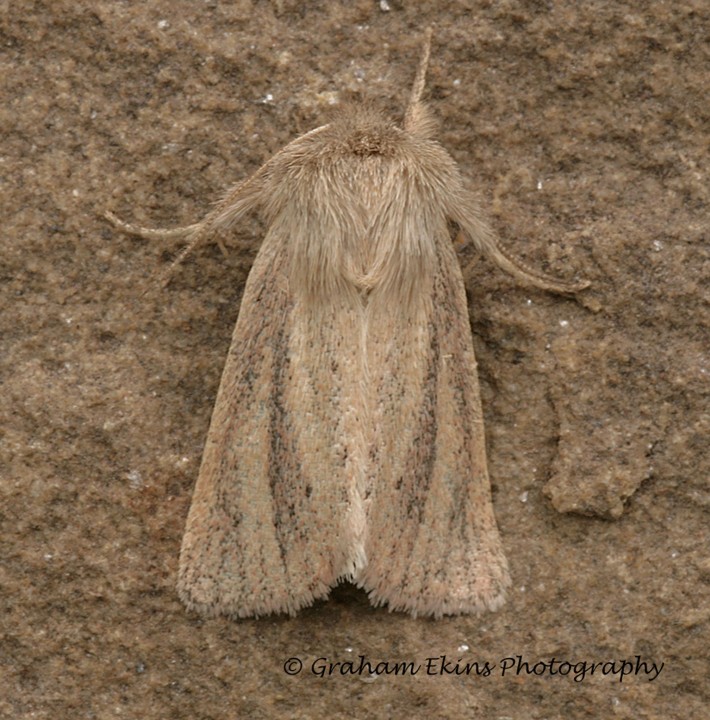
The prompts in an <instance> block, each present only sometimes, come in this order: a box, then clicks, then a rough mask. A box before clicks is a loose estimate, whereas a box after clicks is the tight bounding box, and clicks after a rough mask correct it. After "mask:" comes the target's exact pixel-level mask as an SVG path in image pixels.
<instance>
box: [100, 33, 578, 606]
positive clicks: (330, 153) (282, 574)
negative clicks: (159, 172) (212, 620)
mask: <svg viewBox="0 0 710 720" xmlns="http://www.w3.org/2000/svg"><path fill="white" fill-rule="evenodd" d="M430 38H431V33H430V32H429V33H427V37H426V42H425V45H424V51H423V54H422V59H421V63H420V66H419V70H418V73H417V77H416V79H415V82H414V87H413V90H412V94H411V99H410V102H409V106H408V108H407V110H406V113H405V116H404V122H403V123H402V126H401V127H400V126H399V125H397V124H395V123H393V122H391V121H390V120H389V119H387V118H386V117H383V116H382V115H381V114H379V113H378V112H376V111H375V110H372V109H371V108H369V107H356V108H350V109H349V110H348V112H347V113H343V114H342V115H341V116H340V117H339V118H338V119H336V120H334V121H333V122H331V123H329V124H327V125H323V126H321V127H319V128H316V129H315V130H312V131H311V132H309V133H306V134H305V135H303V136H301V137H299V138H297V139H296V140H294V141H293V142H291V143H290V144H289V145H287V146H286V147H285V148H284V149H283V150H281V151H280V152H279V153H277V154H276V155H275V156H274V157H273V158H272V159H271V160H269V161H268V162H267V163H266V164H265V165H263V166H262V167H261V168H260V169H259V170H257V172H256V173H255V174H254V175H252V176H251V177H250V178H249V179H248V180H246V181H245V182H243V183H241V184H240V185H237V186H236V187H235V188H233V189H232V190H230V191H229V192H228V193H227V194H226V196H225V197H224V199H223V200H222V201H221V202H220V203H219V204H218V205H217V206H216V207H215V208H214V209H213V210H212V212H210V213H209V214H208V215H207V216H206V217H205V218H204V219H203V220H202V221H201V222H199V223H197V224H195V225H190V226H188V227H184V228H177V229H175V230H151V229H147V228H139V227H135V226H132V225H128V224H125V223H122V222H121V221H120V220H118V219H117V218H115V216H113V215H110V214H109V215H108V217H109V218H110V219H111V220H112V222H114V224H115V225H116V226H117V227H118V228H120V229H121V230H123V231H125V232H129V233H134V234H138V235H141V236H143V237H166V236H172V237H186V238H188V240H189V242H188V246H187V250H186V251H185V252H187V251H189V250H190V249H191V248H193V247H194V246H195V245H196V244H197V243H198V242H200V241H202V239H204V238H205V237H207V236H209V235H211V234H213V233H215V232H217V231H223V230H225V229H227V228H230V227H231V226H232V225H233V224H234V223H236V222H237V220H239V219H240V218H241V217H242V216H243V215H244V214H245V213H247V212H248V211H252V210H255V209H257V208H259V209H260V210H261V211H262V213H263V215H264V217H265V219H266V221H267V223H268V228H269V229H268V232H267V234H266V237H265V239H264V241H263V244H262V246H261V249H260V250H259V252H258V254H257V256H256V259H255V261H254V264H253V267H252V269H251V272H250V274H249V278H248V280H247V283H246V288H245V290H244V297H243V299H242V304H241V308H240V311H239V318H238V320H237V325H236V328H235V330H234V336H233V339H232V344H231V347H230V350H229V356H228V358H227V362H226V365H225V368H224V374H223V375H222V382H221V385H220V388H219V393H218V395H217V402H216V405H215V407H214V413H213V415H212V422H211V425H210V429H209V434H208V436H207V442H206V447H205V451H204V456H203V459H202V466H201V468H200V473H199V478H198V480H197V485H196V487H195V492H194V496H193V500H192V506H191V508H190V512H189V516H188V519H187V528H186V531H185V536H184V539H183V542H182V550H181V553H180V570H179V580H178V592H179V595H180V597H181V598H182V600H183V601H184V602H185V604H186V605H187V606H188V608H190V609H192V610H196V611H198V612H200V613H202V614H205V615H217V614H224V615H228V616H233V617H249V616H259V615H264V614H268V613H289V614H294V613H295V612H296V611H297V610H299V609H301V608H303V607H306V606H309V605H311V604H312V603H313V601H314V600H316V599H318V598H325V597H326V596H327V595H328V593H329V591H330V589H331V588H332V587H333V586H334V585H336V584H337V583H338V582H339V581H340V580H350V581H352V582H354V583H356V584H357V585H358V586H360V587H362V588H364V589H365V590H366V591H367V592H368V593H369V596H370V599H371V600H372V602H373V603H374V604H376V605H380V604H385V603H386V604H387V605H389V607H390V609H392V610H405V611H407V612H409V613H411V614H412V615H413V616H417V615H433V616H434V617H440V616H442V615H448V614H457V613H469V612H475V611H479V610H482V609H484V608H489V609H495V608H497V607H499V606H500V605H501V604H502V602H503V600H504V594H505V588H506V586H507V585H508V584H509V582H510V580H509V575H508V565H507V562H506V558H505V555H504V553H503V548H502V546H501V541H500V538H499V535H498V529H497V527H496V522H495V518H494V515H493V508H492V505H491V493H490V483H489V479H488V472H487V468H486V452H485V444H484V431H483V420H482V413H481V402H480V398H479V388H478V379H477V375H476V361H475V358H474V354H473V344H472V338H471V329H470V324H469V317H468V310H467V304H466V296H465V291H464V284H463V279H462V275H461V269H460V267H459V264H458V261H457V257H456V252H455V249H454V245H453V243H452V235H451V228H452V227H455V228H457V229H458V231H459V232H460V233H462V234H463V236H464V237H465V238H468V239H469V240H470V241H472V242H473V243H474V244H475V246H476V247H477V248H478V249H479V250H480V251H481V252H482V253H483V254H485V255H486V256H488V257H489V258H490V259H491V260H493V262H495V263H496V264H497V265H498V266H499V267H501V268H502V269H503V270H506V271H508V272H509V273H511V274H513V275H514V276H516V277H518V278H521V279H523V280H526V281H529V282H531V283H533V284H535V285H537V286H538V287H542V288H547V289H551V290H557V291H561V292H572V291H575V290H578V289H580V288H581V287H583V286H584V285H585V284H584V283H577V284H575V283H563V282H557V281H555V280H553V279H551V278H549V277H547V276H545V275H542V274H539V273H535V272H534V271H532V270H530V269H529V268H527V267H525V266H523V265H521V264H520V263H519V262H516V261H515V260H513V259H512V258H511V257H510V256H509V255H508V254H507V253H506V252H505V251H504V250H503V249H502V248H500V247H499V246H498V244H497V242H496V239H495V236H494V235H493V233H492V232H491V230H490V229H489V228H488V227H487V225H486V224H485V223H484V222H483V221H482V220H481V219H480V217H479V212H478V210H477V206H476V203H475V201H474V199H473V198H472V196H471V195H470V194H469V193H468V192H467V191H466V190H465V189H464V185H463V183H462V179H461V176H460V174H459V170H458V168H457V166H456V165H455V163H454V161H453V160H452V158H451V157H450V156H449V155H448V153H447V152H446V151H445V150H444V149H443V148H442V147H441V145H440V144H439V143H438V142H437V141H436V140H435V139H433V137H432V133H433V127H434V124H433V122H432V121H431V119H430V116H429V114H428V112H427V110H426V108H425V107H424V105H423V104H422V102H421V95H422V91H423V89H424V78H425V73H426V68H427V64H428V59H429V48H430ZM184 254H185V253H183V255H181V256H180V258H179V259H181V258H182V257H183V256H184Z"/></svg>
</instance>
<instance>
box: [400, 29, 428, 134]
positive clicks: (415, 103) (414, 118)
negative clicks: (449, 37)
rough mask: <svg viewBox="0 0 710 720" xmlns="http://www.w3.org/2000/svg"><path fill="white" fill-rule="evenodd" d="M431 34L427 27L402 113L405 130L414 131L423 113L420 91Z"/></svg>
mask: <svg viewBox="0 0 710 720" xmlns="http://www.w3.org/2000/svg"><path fill="white" fill-rule="evenodd" d="M431 36H432V29H431V28H430V27H428V28H427V29H426V32H425V33H424V45H423V46H422V55H421V58H420V59H419V67H418V68H417V75H416V77H415V78H414V84H413V85H412V93H411V95H410V96H409V105H407V111H406V113H405V114H404V129H405V130H406V131H407V132H416V131H417V130H418V128H419V125H420V124H421V120H422V115H423V114H424V113H425V110H424V107H423V105H422V93H423V92H424V85H425V84H426V71H427V67H428V66H429V56H430V54H431Z"/></svg>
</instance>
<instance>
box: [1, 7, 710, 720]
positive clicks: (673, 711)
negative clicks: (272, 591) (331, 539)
mask: <svg viewBox="0 0 710 720" xmlns="http://www.w3.org/2000/svg"><path fill="white" fill-rule="evenodd" d="M430 23H433V24H434V25H435V34H434V43H433V53H432V62H431V67H430V72H429V81H428V98H429V100H430V104H431V106H432V108H433V110H434V113H435V114H436V115H437V117H438V118H439V119H440V121H441V130H440V133H439V137H440V139H441V142H442V143H443V145H444V146H445V147H446V148H447V150H448V151H449V152H450V153H451V154H452V155H453V156H454V158H455V159H456V161H457V162H458V163H459V164H460V166H461V168H462V170H463V171H464V172H465V173H467V174H468V176H469V177H470V179H471V184H472V186H473V187H474V188H475V189H476V190H477V191H478V192H479V193H480V195H481V197H482V198H483V199H484V205H485V206H487V207H488V208H489V211H490V216H491V219H492V223H493V225H494V226H495V227H496V229H497V231H498V232H499V233H500V235H501V238H502V242H503V243H504V244H505V246H506V247H507V248H508V249H509V250H510V251H511V252H514V253H516V254H517V255H518V256H519V257H521V258H522V259H523V260H524V261H525V262H527V263H529V264H531V265H532V266H534V267H537V268H539V269H541V270H545V271H546V272H548V273H551V274H555V275H558V276H560V277H567V278H571V277H573V276H575V275H576V276H578V277H586V278H588V279H589V280H591V281H592V283H593V284H592V286H591V288H589V289H588V290H585V291H584V292H583V293H581V294H580V295H579V296H577V297H565V296H560V295H554V294H551V293H546V292H543V291H541V290H536V289H534V288H530V287H523V286H520V285H517V284H516V283H515V282H514V281H513V280H511V279H510V278H508V277H507V276H505V275H503V274H502V273H500V272H499V271H497V270H496V269H495V268H493V267H492V266H491V265H490V264H489V263H487V262H485V261H482V260H477V259H476V258H475V257H473V256H471V255H470V254H466V253H464V258H463V259H464V261H465V275H466V277H467V286H468V292H469V301H470V312H471V321H472V326H473V331H474V345H475V351H476V355H477V359H478V373H479V378H480V381H481V385H482V402H483V410H484V416H485V417H484V419H485V423H486V435H487V447H488V453H489V469H490V475H491V478H492V483H493V491H494V493H493V502H494V507H495V513H496V517H497V520H498V524H499V526H500V530H501V535H502V538H503V543H504V546H505V550H506V554H507V556H508V559H509V561H510V565H511V575H512V578H513V587H512V588H511V592H510V597H509V600H508V602H507V604H506V605H505V606H504V607H503V608H502V609H501V610H500V611H498V612H497V613H488V614H484V615H482V616H480V617H463V618H461V617H458V618H453V619H445V620H440V621H429V620H421V619H417V620H412V619H411V618H410V617H408V616H406V615H403V614H399V613H388V612H387V610H383V609H379V610H378V609H373V608H372V607H371V606H370V604H369V602H368V601H367V598H366V596H365V595H364V594H363V593H361V592H360V591H358V590H356V589H354V588H352V587H350V586H343V587H341V588H339V589H337V590H336V591H334V593H333V594H332V596H331V598H330V600H328V601H326V602H320V603H318V604H317V605H316V606H314V607H313V608H311V609H308V610H306V611H303V612H301V613H300V614H299V615H298V616H297V617H296V618H295V619H282V618H266V619H261V620H256V621H240V622H230V621H229V620H226V619H214V620H209V621H204V620H201V619H200V618H199V617H197V616H196V615H194V614H191V613H189V612H187V611H186V610H185V608H184V607H183V606H182V604H181V603H180V602H179V600H178V598H177V594H176V591H175V581H176V569H177V558H178V551H179V547H180V540H181V536H182V532H183V527H184V522H185V517H186V514H187V509H188V505H189V501H190V496H191V492H192V489H193V485H194V481H195V478H196V475H197V470H198V466H199V461H200V457H201V453H202V446H203V443H204V439H205V435H206V431H207V426H208V422H209V418H210V413H211V411H212V406H213V403H214V399H215V394H216V390H217V385H218V382H219V377H220V373H221V371H222V367H223V363H224V359H225V356H226V353H227V349H228V346H229V339H230V336H231V333H232V329H233V326H234V322H235V320H236V316H237V312H238V308H239V300H240V297H241V293H242V290H243V286H244V279H245V277H246V273H247V272H248V268H249V264H250V262H251V259H252V258H253V251H254V249H255V247H256V246H257V243H258V241H259V238H260V236H261V234H262V233H263V226H262V225H261V224H260V222H259V221H258V219H256V218H255V219H253V220H251V221H249V222H247V223H246V224H245V225H243V226H242V227H241V228H240V230H239V232H238V233H237V234H235V235H232V236H229V237H226V238H224V240H225V243H226V244H227V246H228V247H229V248H230V252H229V256H228V258H227V259H224V258H223V256H222V254H221V253H220V251H219V249H218V248H217V246H216V245H209V246H205V247H204V248H201V249H200V250H198V251H197V252H196V253H195V254H194V255H193V256H192V257H191V258H190V259H189V260H188V262H187V263H186V264H185V265H184V267H182V268H181V269H180V270H179V272H178V273H177V274H176V275H175V277H174V278H173V280H172V282H171V284H170V285H169V286H168V287H167V288H166V289H165V290H163V289H161V288H160V287H158V286H157V284H156V282H155V280H154V279H153V277H154V273H156V272H159V271H160V270H161V269H163V268H164V267H165V263H166V262H167V261H168V260H169V258H170V257H173V256H174V254H175V252H176V251H177V250H178V249H179V246H176V245H161V244H160V243H149V242H147V241H144V240H137V239H132V238H128V237H124V236H122V235H120V234H118V233H116V232H114V231H113V229H112V228H111V227H110V226H109V225H108V223H106V222H105V221H104V220H103V219H102V218H101V217H100V215H101V213H102V212H103V211H104V210H105V209H112V210H114V211H115V212H116V213H117V214H118V215H120V216H121V217H124V218H126V219H132V220H134V221H136V222H138V223H140V224H144V225H155V226H171V225H184V224H187V223H190V222H194V221H196V220H197V219H198V218H199V217H201V216H202V215H203V214H204V213H205V212H206V211H207V210H208V209H209V207H210V204H211V203H212V201H213V200H215V199H216V198H217V197H218V196H219V194H220V193H221V191H222V190H223V189H225V188H226V187H227V186H228V185H230V184H232V183H233V182H236V181H237V180H239V179H240V178H243V177H246V176H247V175H248V174H250V173H251V172H253V171H254V170H255V169H256V168H257V167H258V166H259V165H260V164H261V163H262V162H263V161H264V160H266V159H267V158H268V157H270V156H271V155H272V154H273V153H274V152H275V151H276V150H278V149H279V148H281V147H283V146H284V145H285V144H286V143H287V142H288V141H289V140H290V139H292V138H294V137H296V136H297V135H299V134H301V133H303V132H306V131H308V130H310V129H311V128H313V127H315V126H317V125H318V124H321V123H322V122H323V121H324V120H326V119H327V118H328V117H329V113H330V112H331V110H332V107H331V106H332V105H337V104H340V103H342V102H344V101H345V100H347V99H348V98H350V97H352V96H353V95H359V94H362V93H365V94H366V95H367V96H369V97H372V98H374V99H375V100H377V101H379V102H380V103H381V104H383V105H384V107H385V109H386V110H387V111H388V112H390V113H396V112H398V111H401V110H402V109H403V108H404V106H405V104H406V99H407V93H408V89H409V87H410V84H411V81H412V78H413V75H414V72H415V69H416V63H417V60H418V57H419V49H420V38H421V33H422V30H423V28H424V27H425V26H426V25H428V24H430ZM709 28H710V17H709V16H708V6H707V3H706V2H702V1H701V0H696V1H695V2H694V1H693V0H681V1H680V2H673V3H665V2H660V0H659V1H654V2H649V3H633V2H604V1H600V2H593V3H578V2H572V1H571V0H569V1H567V2H559V3H548V4H544V3H533V2H520V1H514V0H510V1H506V0H503V1H502V2H480V3H469V2H446V1H440V2H421V3H404V2H400V1H398V0H389V2H387V3H379V2H374V1H370V0H368V1H367V2H364V1H360V0H356V1H355V2H351V3H345V2H331V3H302V2H298V3H297V2H293V1H292V0H282V1H281V2H271V3H270V2H267V1H266V0H261V1H258V2H257V1H255V2H248V1H247V0H243V1H241V2H239V1H237V2H229V3H227V2H224V3H217V2H200V3H193V2H184V1H182V0H178V1H177V2H164V1H163V2H145V3H124V2H114V1H111V2H109V1H101V0H99V2H91V3H89V2H81V1H80V2H71V3H69V2H64V1H63V0H58V1H57V2H53V3H48V2H28V1H23V0H20V1H19V2H15V3H11V4H10V3H5V4H4V8H3V12H2V14H1V15H0V39H1V42H0V87H1V88H2V99H3V102H2V103H1V107H0V180H1V182H2V192H0V208H1V210H0V212H1V215H2V245H1V247H0V269H1V271H2V280H3V282H2V284H1V285H0V293H2V296H1V297H0V304H1V306H2V313H1V314H0V323H1V326H0V350H1V353H0V379H1V381H2V401H1V402H0V428H1V429H2V437H1V439H0V558H1V560H0V603H1V604H2V608H1V610H0V687H1V689H0V717H8V718H18V719H25V718H35V719H40V720H43V719H45V718H47V719H49V718H51V719H52V720H56V719H60V720H61V719H63V718H71V719H72V720H78V719H80V718H110V717H125V718H137V717H140V718H145V719H152V718H156V719H161V720H163V719H164V718H190V719H191V720H196V719H203V718H205V719H206V718H215V719H217V718H220V719H221V718H228V717H249V718H274V717H285V718H290V717H294V718H296V717H297V718H311V717H313V718H321V717H328V718H351V717H358V718H377V719H379V718H400V717H408V718H427V719H431V718H434V719H436V718H477V717H487V718H500V719H502V718H515V719H517V718H539V719H542V718H545V719H547V720H556V719H557V718H560V719H561V718H565V719H568V718H573V719H575V720H576V719H583V718H599V717H611V718H628V719H629V720H631V719H633V720H639V719H643V718H647V719H656V718H657V719H659V720H661V719H663V720H665V719H666V718H669V717H683V718H687V719H690V720H701V719H704V718H706V717H707V707H708V706H709V705H710V687H709V680H708V678H709V677H710V671H709V667H708V642H707V639H708V636H709V635H710V628H709V618H710V559H709V557H708V556H709V553H708V548H709V547H710V542H709V537H708V536H709V534H710V531H709V530H708V528H709V527H710V526H709V523H708V521H709V519H710V518H709V516H708V512H709V510H710V490H709V489H708V478H709V477H710V461H709V460H708V453H707V438H708V432H709V431H710V416H709V414H708V344H709V343H708V331H709V328H708V325H709V324H710V323H709V322H708V320H709V315H710V313H709V311H708V296H707V288H708V275H709V273H708V268H709V267H710V259H709V257H708V229H707V228H708V195H709V193H710V191H709V190H708V187H709V185H708V182H707V170H708V167H707V166H708V154H707V139H708V134H707V128H708V122H709V118H708V104H707V77H708V71H709V70H710V62H709V58H708V50H707V47H708V46H707V37H708V29H709ZM145 290H148V292H147V293H146V294H143V292H144V291H145ZM361 655H362V656H364V657H365V659H366V660H369V661H370V662H371V663H372V664H373V666H374V665H375V664H376V663H378V662H382V661H389V662H396V661H402V662H412V663H414V665H412V666H411V667H412V670H413V669H415V668H416V667H419V670H418V672H417V673H416V674H413V673H412V672H405V674H404V675H401V674H400V675H397V674H392V673H391V674H382V675H380V676H378V677H376V678H372V677H370V675H369V668H368V667H367V666H365V665H363V666H362V671H361V672H360V673H358V674H353V675H341V674H340V666H339V667H338V668H335V669H334V670H333V673H334V674H333V675H332V676H330V677H320V676H319V672H316V670H317V669H318V667H320V665H319V664H318V663H316V664H315V665H314V661H316V659H318V658H328V660H329V661H331V662H333V663H336V662H344V661H352V662H354V670H357V669H358V668H359V667H360V660H359V656H361ZM442 655H444V656H446V658H447V660H448V661H449V662H455V661H457V660H458V659H459V658H461V660H462V663H465V662H471V663H473V662H476V661H478V662H479V664H482V663H485V662H486V661H488V662H489V663H490V666H491V672H490V673H489V674H488V675H486V674H485V672H484V673H483V674H482V675H476V673H475V672H473V671H472V672H471V674H469V675H466V674H460V675H456V674H448V673H446V672H443V674H438V672H437V671H436V669H435V670H434V671H433V672H432V674H427V667H426V661H427V658H430V657H435V658H439V657H440V656H442ZM518 655H520V656H521V658H522V660H523V661H527V662H528V663H529V664H530V667H531V673H530V674H528V673H527V672H525V669H524V667H522V666H521V670H520V672H519V673H516V672H515V671H514V670H512V671H511V670H509V671H508V672H507V673H506V674H505V676H502V670H501V667H500V664H499V663H500V662H501V660H503V659H504V658H507V657H514V658H515V657H516V656H518ZM637 656H638V658H639V662H646V663H648V664H649V665H650V664H652V663H654V662H655V663H656V664H660V663H664V666H663V669H662V671H661V672H660V675H658V677H656V679H654V680H652V681H649V675H647V674H645V673H644V671H643V668H640V669H641V672H640V674H635V673H632V674H630V675H627V676H626V677H625V678H623V681H622V682H620V681H619V677H618V674H617V675H613V674H607V675H604V674H601V673H602V669H603V668H601V667H600V669H598V670H597V671H596V672H595V674H594V675H586V676H585V677H584V679H581V680H579V681H575V679H574V674H573V673H571V672H570V674H566V675H561V674H560V673H556V674H553V671H552V670H550V669H545V668H544V667H542V666H538V670H539V671H540V674H538V675H536V674H533V672H532V666H533V665H534V663H536V662H538V661H542V662H546V663H549V662H550V661H551V660H552V659H556V660H557V661H558V662H559V661H561V660H562V661H569V662H570V663H580V662H583V661H586V662H587V663H593V662H611V661H617V662H618V661H620V660H622V659H624V660H629V661H631V662H633V663H637ZM289 658H298V659H299V660H300V661H301V662H302V663H303V669H302V670H301V672H300V673H298V674H296V675H288V674H287V673H286V672H285V670H284V664H285V663H286V661H287V660H288V659H289ZM437 663H439V664H438V665H436V668H440V667H442V665H441V663H440V661H437ZM289 667H290V668H293V667H295V663H292V664H291V665H289ZM447 667H449V668H450V666H447ZM546 667H547V666H546ZM634 667H636V665H634ZM553 668H554V666H553ZM381 669H382V668H381ZM607 669H609V670H611V666H610V667H609V668H607ZM431 671H432V669H431V666H430V672H431Z"/></svg>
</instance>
